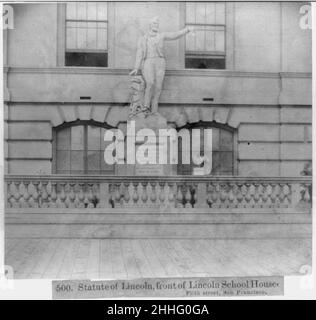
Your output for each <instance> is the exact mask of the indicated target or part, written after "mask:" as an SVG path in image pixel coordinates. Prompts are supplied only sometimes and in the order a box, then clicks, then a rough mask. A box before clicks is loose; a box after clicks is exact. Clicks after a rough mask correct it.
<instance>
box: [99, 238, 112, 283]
mask: <svg viewBox="0 0 316 320" xmlns="http://www.w3.org/2000/svg"><path fill="white" fill-rule="evenodd" d="M99 242H100V244H99V247H100V260H99V277H100V279H114V277H113V270H112V253H111V243H110V240H99Z"/></svg>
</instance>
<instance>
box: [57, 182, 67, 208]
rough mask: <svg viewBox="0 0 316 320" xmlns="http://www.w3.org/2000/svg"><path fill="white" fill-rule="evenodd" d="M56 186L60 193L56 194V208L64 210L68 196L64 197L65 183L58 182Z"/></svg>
mask: <svg viewBox="0 0 316 320" xmlns="http://www.w3.org/2000/svg"><path fill="white" fill-rule="evenodd" d="M57 186H60V188H61V191H60V193H59V194H57V201H56V203H57V207H58V208H66V207H67V205H68V196H67V195H66V190H65V188H66V182H60V183H59V184H57Z"/></svg>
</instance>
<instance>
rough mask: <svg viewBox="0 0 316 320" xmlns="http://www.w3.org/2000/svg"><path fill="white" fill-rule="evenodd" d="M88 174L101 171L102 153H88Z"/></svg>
mask: <svg viewBox="0 0 316 320" xmlns="http://www.w3.org/2000/svg"><path fill="white" fill-rule="evenodd" d="M87 164H88V172H89V171H94V172H95V171H97V170H100V151H88V158H87Z"/></svg>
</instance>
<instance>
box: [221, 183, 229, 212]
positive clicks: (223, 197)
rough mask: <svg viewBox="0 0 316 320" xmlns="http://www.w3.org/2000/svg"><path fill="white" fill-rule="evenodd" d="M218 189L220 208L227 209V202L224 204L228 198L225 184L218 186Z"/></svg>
mask: <svg viewBox="0 0 316 320" xmlns="http://www.w3.org/2000/svg"><path fill="white" fill-rule="evenodd" d="M219 187H220V195H219V199H220V207H222V208H227V207H228V205H227V202H226V201H227V198H228V195H227V184H225V183H222V184H219Z"/></svg>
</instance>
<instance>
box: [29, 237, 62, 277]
mask: <svg viewBox="0 0 316 320" xmlns="http://www.w3.org/2000/svg"><path fill="white" fill-rule="evenodd" d="M58 244H59V241H58V240H57V239H49V242H48V244H47V246H46V248H45V249H44V250H43V252H42V254H41V255H40V257H39V259H38V261H37V263H36V265H35V266H34V268H33V269H32V271H31V272H30V275H29V277H30V278H32V279H41V278H42V277H43V274H44V272H45V271H46V269H47V265H48V264H49V262H50V259H51V257H52V255H53V254H54V252H55V250H56V248H57V246H58Z"/></svg>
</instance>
